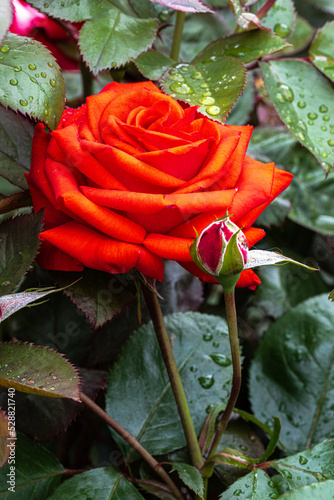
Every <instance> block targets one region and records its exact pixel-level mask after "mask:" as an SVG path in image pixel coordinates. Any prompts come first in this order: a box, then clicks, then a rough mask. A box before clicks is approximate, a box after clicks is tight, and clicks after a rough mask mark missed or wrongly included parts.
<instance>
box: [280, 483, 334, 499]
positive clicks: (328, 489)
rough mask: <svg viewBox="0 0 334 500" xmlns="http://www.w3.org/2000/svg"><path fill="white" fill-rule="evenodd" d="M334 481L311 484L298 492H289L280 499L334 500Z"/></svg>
mask: <svg viewBox="0 0 334 500" xmlns="http://www.w3.org/2000/svg"><path fill="white" fill-rule="evenodd" d="M333 495H334V481H325V482H323V483H318V484H310V485H308V486H304V487H303V488H298V489H297V490H293V491H289V492H287V493H285V494H284V495H281V496H280V497H279V498H282V500H315V499H316V498H319V499H320V498H321V500H333Z"/></svg>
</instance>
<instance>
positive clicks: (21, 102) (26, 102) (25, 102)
mask: <svg viewBox="0 0 334 500" xmlns="http://www.w3.org/2000/svg"><path fill="white" fill-rule="evenodd" d="M20 104H21V106H28V101H27V100H26V99H20Z"/></svg>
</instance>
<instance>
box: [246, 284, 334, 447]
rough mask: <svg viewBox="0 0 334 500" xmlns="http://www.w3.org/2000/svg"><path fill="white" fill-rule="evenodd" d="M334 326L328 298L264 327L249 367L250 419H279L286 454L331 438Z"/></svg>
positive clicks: (302, 306) (308, 302)
mask: <svg viewBox="0 0 334 500" xmlns="http://www.w3.org/2000/svg"><path fill="white" fill-rule="evenodd" d="M333 321H334V311H333V308H332V307H330V304H329V303H328V294H327V293H326V294H322V295H318V296H316V297H312V298H310V299H308V300H306V301H304V302H302V303H301V304H299V305H298V306H296V307H295V308H291V309H290V310H288V311H287V312H286V313H285V314H284V315H283V316H282V317H281V318H279V319H278V320H277V321H276V322H275V323H274V324H273V325H271V326H270V327H269V329H268V330H267V332H266V334H265V335H264V337H263V339H262V340H261V342H260V346H259V348H258V350H257V353H256V355H255V358H254V360H253V363H252V366H251V370H250V383H249V386H250V399H251V404H252V408H253V412H254V415H255V416H256V417H257V418H258V419H260V420H263V421H265V422H267V421H268V422H269V421H270V420H271V416H272V415H274V416H276V417H279V418H280V420H281V423H282V430H281V435H280V442H281V443H282V446H283V447H284V448H285V450H287V451H288V452H290V453H296V452H298V451H301V450H304V449H305V448H308V447H310V446H312V445H315V444H317V443H319V442H321V441H323V440H324V439H326V438H331V437H334V424H333V422H334V419H333V415H334V398H333V391H332V390H331V387H332V386H333V383H334V373H333V359H334V348H333ZM305 408H307V411H305Z"/></svg>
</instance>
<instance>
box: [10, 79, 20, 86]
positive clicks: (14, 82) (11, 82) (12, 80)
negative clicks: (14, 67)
mask: <svg viewBox="0 0 334 500" xmlns="http://www.w3.org/2000/svg"><path fill="white" fill-rule="evenodd" d="M9 83H10V84H11V85H14V86H15V85H17V84H18V83H19V82H18V80H17V79H16V78H12V79H11V80H9Z"/></svg>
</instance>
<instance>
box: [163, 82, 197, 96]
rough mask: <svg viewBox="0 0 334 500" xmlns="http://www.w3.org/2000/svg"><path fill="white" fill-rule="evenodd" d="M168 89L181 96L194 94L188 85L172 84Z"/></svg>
mask: <svg viewBox="0 0 334 500" xmlns="http://www.w3.org/2000/svg"><path fill="white" fill-rule="evenodd" d="M169 88H170V89H171V90H172V91H173V92H177V93H178V94H182V95H187V94H192V93H193V92H194V89H193V88H192V87H191V86H190V85H188V84H187V83H181V82H175V83H172V84H171V86H170V87H169Z"/></svg>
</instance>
